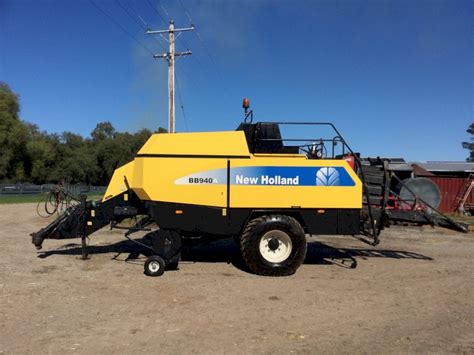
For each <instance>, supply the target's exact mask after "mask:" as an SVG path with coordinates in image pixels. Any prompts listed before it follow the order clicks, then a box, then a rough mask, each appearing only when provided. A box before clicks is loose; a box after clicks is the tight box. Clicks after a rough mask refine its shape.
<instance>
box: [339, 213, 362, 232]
mask: <svg viewBox="0 0 474 355" xmlns="http://www.w3.org/2000/svg"><path fill="white" fill-rule="evenodd" d="M359 233H360V210H357V209H347V210H338V211H337V234H359Z"/></svg>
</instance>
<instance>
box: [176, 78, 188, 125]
mask: <svg viewBox="0 0 474 355" xmlns="http://www.w3.org/2000/svg"><path fill="white" fill-rule="evenodd" d="M176 91H177V92H178V99H179V105H180V107H181V112H182V113H183V118H184V125H185V126H186V132H189V128H188V119H187V118H186V112H184V104H183V98H182V97H181V90H180V89H179V80H178V76H176Z"/></svg>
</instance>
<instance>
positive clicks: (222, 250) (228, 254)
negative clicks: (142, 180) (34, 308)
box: [38, 239, 433, 271]
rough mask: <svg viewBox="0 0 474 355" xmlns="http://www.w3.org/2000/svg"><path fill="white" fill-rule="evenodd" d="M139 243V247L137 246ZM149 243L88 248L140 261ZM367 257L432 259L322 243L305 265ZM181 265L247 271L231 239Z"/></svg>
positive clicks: (189, 252) (75, 248)
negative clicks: (213, 265)
mask: <svg viewBox="0 0 474 355" xmlns="http://www.w3.org/2000/svg"><path fill="white" fill-rule="evenodd" d="M137 242H138V243H142V245H140V244H138V243H137ZM148 243H149V242H148V241H147V240H146V239H138V240H136V241H130V240H124V241H120V242H117V243H115V244H110V245H98V246H96V245H93V246H89V247H88V253H89V254H90V255H94V254H114V256H113V257H112V259H115V260H120V259H122V258H120V257H121V256H122V254H125V256H126V257H125V260H123V259H122V260H123V261H126V262H130V261H133V260H136V261H137V259H139V258H143V257H145V256H148V255H150V250H149V249H147V248H146V247H145V246H144V245H146V244H148ZM81 253H82V249H81V246H80V244H76V243H69V244H65V245H63V246H62V247H61V248H59V249H54V250H47V251H40V252H38V257H39V258H48V257H50V256H53V255H81ZM368 258H389V259H417V260H425V261H427V260H433V259H432V258H431V257H428V256H425V255H422V254H418V253H413V252H409V251H404V250H383V249H360V248H336V247H332V246H330V245H328V244H324V243H321V242H311V243H308V252H307V254H306V259H305V261H304V263H305V264H313V265H336V266H340V267H343V268H348V269H355V268H356V267H357V260H358V259H362V260H366V259H368ZM181 259H182V261H183V262H208V263H209V262H211V263H232V264H233V265H234V266H235V267H237V268H239V269H241V270H243V271H247V269H246V267H245V265H244V263H243V261H242V259H241V257H240V253H239V248H238V246H237V245H236V244H235V243H234V241H233V240H232V239H223V240H219V241H216V242H213V243H210V244H205V245H198V246H193V247H187V246H185V247H184V248H183V251H182V256H181Z"/></svg>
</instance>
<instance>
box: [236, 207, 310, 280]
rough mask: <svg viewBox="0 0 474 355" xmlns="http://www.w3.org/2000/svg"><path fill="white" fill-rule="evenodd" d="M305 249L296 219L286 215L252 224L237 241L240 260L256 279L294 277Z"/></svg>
mask: <svg viewBox="0 0 474 355" xmlns="http://www.w3.org/2000/svg"><path fill="white" fill-rule="evenodd" d="M306 248H307V246H306V238H305V233H304V230H303V228H302V227H301V225H300V224H299V223H298V221H297V220H296V219H294V218H293V217H290V216H285V215H268V216H261V217H258V218H255V219H253V220H251V221H250V222H249V223H248V224H247V226H246V227H245V229H244V232H243V233H242V236H241V238H240V249H241V253H242V258H243V260H244V262H245V264H246V265H247V267H248V268H249V269H250V271H252V272H253V273H255V274H257V275H264V276H288V275H292V274H294V273H295V272H296V270H297V269H298V268H299V267H300V265H301V264H302V263H303V261H304V258H305V256H306Z"/></svg>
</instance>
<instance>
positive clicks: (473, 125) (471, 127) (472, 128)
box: [462, 123, 474, 162]
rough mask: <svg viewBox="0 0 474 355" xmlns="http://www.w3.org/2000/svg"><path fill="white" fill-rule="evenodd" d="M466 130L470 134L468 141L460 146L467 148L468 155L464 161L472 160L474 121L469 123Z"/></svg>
mask: <svg viewBox="0 0 474 355" xmlns="http://www.w3.org/2000/svg"><path fill="white" fill-rule="evenodd" d="M466 132H467V133H469V134H470V135H471V137H470V138H469V140H470V141H469V142H463V143H462V147H463V148H464V149H469V157H468V158H467V159H466V161H469V162H474V123H471V124H470V125H469V128H468V129H467V130H466Z"/></svg>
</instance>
